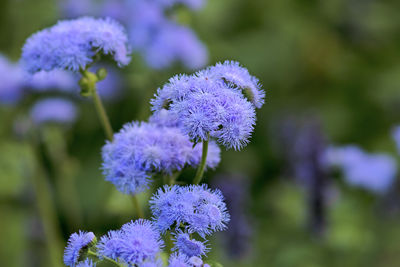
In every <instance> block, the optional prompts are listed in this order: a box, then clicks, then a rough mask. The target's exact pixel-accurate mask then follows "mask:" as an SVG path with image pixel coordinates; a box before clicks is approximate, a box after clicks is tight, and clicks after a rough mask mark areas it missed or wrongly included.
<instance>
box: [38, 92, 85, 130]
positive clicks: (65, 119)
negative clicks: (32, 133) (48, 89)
mask: <svg viewBox="0 0 400 267" xmlns="http://www.w3.org/2000/svg"><path fill="white" fill-rule="evenodd" d="M76 115H77V110H76V106H75V105H74V104H73V103H72V102H71V101H69V100H66V99H62V98H47V99H44V100H40V101H38V102H36V103H35V105H34V106H33V107H32V109H31V111H30V116H31V119H32V121H33V122H34V123H35V124H36V125H41V124H44V123H60V124H68V123H72V122H74V121H75V118H76Z"/></svg>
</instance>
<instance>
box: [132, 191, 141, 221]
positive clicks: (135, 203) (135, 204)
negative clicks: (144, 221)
mask: <svg viewBox="0 0 400 267" xmlns="http://www.w3.org/2000/svg"><path fill="white" fill-rule="evenodd" d="M132 203H133V206H134V207H135V210H136V212H137V216H138V217H139V218H144V214H143V210H142V208H141V207H140V204H139V200H138V198H137V197H136V196H135V195H134V196H132Z"/></svg>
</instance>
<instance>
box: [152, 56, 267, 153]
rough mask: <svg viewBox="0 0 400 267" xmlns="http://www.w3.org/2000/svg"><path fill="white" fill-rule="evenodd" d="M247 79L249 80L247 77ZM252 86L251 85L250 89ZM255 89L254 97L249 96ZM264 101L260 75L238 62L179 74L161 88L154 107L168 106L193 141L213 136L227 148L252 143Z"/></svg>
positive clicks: (157, 108) (158, 108)
mask: <svg viewBox="0 0 400 267" xmlns="http://www.w3.org/2000/svg"><path fill="white" fill-rule="evenodd" d="M246 79H247V80H246ZM248 88H251V90H250V89H248ZM244 92H251V94H250V95H252V97H247V98H246V96H248V95H249V94H244ZM262 103H263V91H262V90H261V89H260V88H259V85H258V81H257V80H256V78H254V77H252V76H250V75H249V74H248V71H247V70H246V69H244V68H242V67H240V66H239V64H238V63H232V62H227V63H224V64H217V65H216V66H215V67H210V68H208V69H206V70H203V71H200V72H198V73H196V74H195V75H191V76H187V75H178V76H175V77H173V78H171V79H170V80H169V82H168V83H167V84H166V85H164V86H163V87H162V88H160V89H158V91H157V94H156V97H155V98H154V99H152V101H151V104H152V110H153V111H154V112H156V113H157V112H161V111H162V110H163V109H168V110H169V111H170V112H171V114H173V115H174V116H176V117H177V124H178V125H179V126H180V127H181V128H182V129H183V131H184V133H185V134H187V135H188V136H189V137H190V138H191V139H192V140H194V141H196V142H199V141H204V140H207V139H208V136H209V135H210V136H211V137H213V138H216V139H217V140H218V142H219V143H220V144H222V145H224V146H225V147H226V148H228V149H229V148H234V149H235V150H240V149H241V148H242V147H243V146H245V145H246V144H247V143H248V142H249V138H250V137H251V133H252V132H253V129H254V125H255V121H256V118H255V116H256V115H255V108H256V107H261V105H262Z"/></svg>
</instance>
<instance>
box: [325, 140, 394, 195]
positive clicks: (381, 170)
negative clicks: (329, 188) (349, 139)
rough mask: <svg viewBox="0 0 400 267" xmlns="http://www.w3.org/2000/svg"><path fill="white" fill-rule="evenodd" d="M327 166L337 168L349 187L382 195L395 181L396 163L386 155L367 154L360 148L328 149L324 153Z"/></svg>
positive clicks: (351, 146)
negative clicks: (341, 172)
mask: <svg viewBox="0 0 400 267" xmlns="http://www.w3.org/2000/svg"><path fill="white" fill-rule="evenodd" d="M325 161H326V164H327V165H328V166H336V167H339V168H340V169H341V170H342V171H343V175H344V178H345V180H346V182H348V183H349V184H350V185H353V186H357V187H361V188H364V189H367V190H370V191H372V192H374V193H378V194H382V193H385V192H387V190H388V189H389V188H390V187H391V185H392V184H393V182H394V181H395V179H396V173H397V165H396V161H395V160H394V159H393V158H392V157H391V156H389V155H386V154H368V153H366V152H365V151H363V150H362V149H361V148H359V147H357V146H354V145H348V146H344V147H330V148H328V149H327V151H326V155H325Z"/></svg>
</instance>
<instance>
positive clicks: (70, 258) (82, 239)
mask: <svg viewBox="0 0 400 267" xmlns="http://www.w3.org/2000/svg"><path fill="white" fill-rule="evenodd" d="M93 242H96V237H95V235H94V234H93V233H92V232H83V231H79V233H74V234H72V235H71V236H70V238H69V240H68V245H67V247H66V248H65V252H64V263H65V265H67V266H75V265H76V264H77V263H78V262H79V258H80V257H81V256H82V255H81V252H82V250H83V249H84V248H86V247H88V246H89V244H90V243H93ZM87 264H89V262H88V263H87ZM78 266H79V265H78ZM83 266H85V265H84V264H83ZM89 266H90V265H89Z"/></svg>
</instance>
